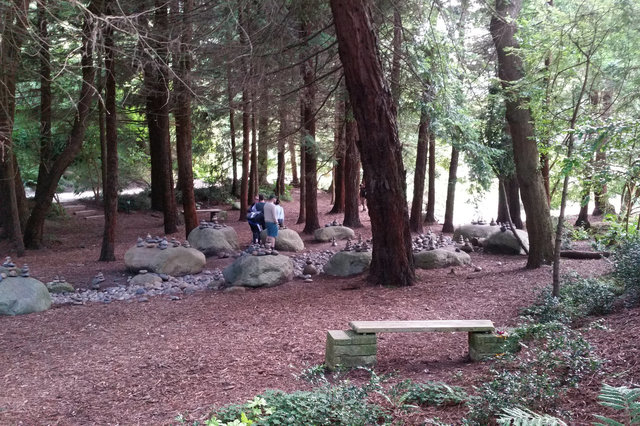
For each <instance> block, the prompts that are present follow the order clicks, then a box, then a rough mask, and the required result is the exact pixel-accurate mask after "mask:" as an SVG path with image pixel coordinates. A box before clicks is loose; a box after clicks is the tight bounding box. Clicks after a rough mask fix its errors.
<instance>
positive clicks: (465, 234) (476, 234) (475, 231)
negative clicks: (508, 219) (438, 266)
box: [453, 225, 500, 241]
mask: <svg viewBox="0 0 640 426" xmlns="http://www.w3.org/2000/svg"><path fill="white" fill-rule="evenodd" d="M498 232H500V227H499V226H491V225H461V226H459V227H457V228H456V230H455V231H454V232H453V241H458V238H460V236H461V235H462V238H468V239H470V240H471V239H473V238H477V239H484V238H488V237H489V236H491V235H493V234H495V233H498Z"/></svg>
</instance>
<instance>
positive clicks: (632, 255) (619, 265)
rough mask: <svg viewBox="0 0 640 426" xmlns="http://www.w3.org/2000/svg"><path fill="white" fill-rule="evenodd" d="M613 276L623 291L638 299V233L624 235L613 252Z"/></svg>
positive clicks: (639, 270)
mask: <svg viewBox="0 0 640 426" xmlns="http://www.w3.org/2000/svg"><path fill="white" fill-rule="evenodd" d="M613 262H614V268H615V270H614V276H615V277H616V278H618V279H619V280H620V281H621V282H622V283H623V284H624V288H625V291H626V292H627V293H628V294H629V295H630V296H631V297H632V299H633V300H634V301H635V302H637V301H638V300H640V235H634V236H630V237H626V238H625V239H624V240H622V242H621V243H620V245H619V247H618V248H617V249H616V251H615V252H614V256H613Z"/></svg>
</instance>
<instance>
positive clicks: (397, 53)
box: [390, 4, 402, 111]
mask: <svg viewBox="0 0 640 426" xmlns="http://www.w3.org/2000/svg"><path fill="white" fill-rule="evenodd" d="M392 45H393V56H392V58H391V78H390V80H391V81H390V86H391V97H392V98H393V106H394V107H395V108H396V111H397V110H398V106H399V104H400V88H401V86H400V58H401V57H402V52H401V50H402V16H401V15H400V11H399V10H398V5H397V4H396V5H394V7H393V41H392Z"/></svg>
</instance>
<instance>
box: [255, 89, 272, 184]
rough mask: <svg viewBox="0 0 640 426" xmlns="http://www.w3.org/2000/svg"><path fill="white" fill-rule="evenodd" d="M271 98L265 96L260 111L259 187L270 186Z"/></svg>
mask: <svg viewBox="0 0 640 426" xmlns="http://www.w3.org/2000/svg"><path fill="white" fill-rule="evenodd" d="M268 109H269V97H268V96H267V95H264V96H263V98H262V99H261V101H260V111H258V183H259V186H267V185H268V184H269V182H268V180H267V175H268V174H269V144H270V143H271V141H270V135H269V114H268Z"/></svg>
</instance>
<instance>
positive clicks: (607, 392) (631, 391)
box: [594, 383, 640, 426]
mask: <svg viewBox="0 0 640 426" xmlns="http://www.w3.org/2000/svg"><path fill="white" fill-rule="evenodd" d="M598 399H599V400H600V405H604V406H605V407H609V408H613V409H614V410H617V411H621V412H622V413H621V414H622V415H623V416H624V421H623V422H622V423H620V422H618V421H616V420H613V419H610V418H608V417H605V416H600V415H597V414H596V415H595V417H596V418H597V419H598V420H601V421H602V422H604V423H594V424H595V425H597V426H628V425H640V388H628V387H626V386H620V387H617V388H616V387H613V386H609V385H607V384H606V383H603V384H602V389H601V390H600V395H598Z"/></svg>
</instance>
